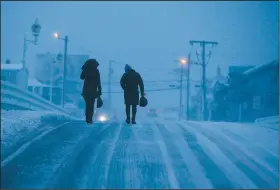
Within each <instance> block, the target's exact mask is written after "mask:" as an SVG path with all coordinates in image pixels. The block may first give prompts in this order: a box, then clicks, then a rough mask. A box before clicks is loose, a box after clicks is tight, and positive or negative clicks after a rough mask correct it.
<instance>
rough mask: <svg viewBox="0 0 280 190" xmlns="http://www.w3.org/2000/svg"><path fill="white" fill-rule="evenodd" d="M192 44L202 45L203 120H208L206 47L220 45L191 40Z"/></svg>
mask: <svg viewBox="0 0 280 190" xmlns="http://www.w3.org/2000/svg"><path fill="white" fill-rule="evenodd" d="M190 44H191V45H193V44H200V46H201V47H202V55H201V56H202V64H201V65H202V85H201V87H202V92H203V95H202V97H203V120H204V121H205V120H207V115H208V112H207V97H206V94H207V92H206V91H207V84H206V63H205V48H206V45H212V46H215V45H218V42H210V41H194V40H191V41H190Z"/></svg>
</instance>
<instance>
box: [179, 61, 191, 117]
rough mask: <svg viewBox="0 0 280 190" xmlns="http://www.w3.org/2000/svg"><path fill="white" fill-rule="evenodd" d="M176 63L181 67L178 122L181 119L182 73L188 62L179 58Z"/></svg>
mask: <svg viewBox="0 0 280 190" xmlns="http://www.w3.org/2000/svg"><path fill="white" fill-rule="evenodd" d="M176 62H179V63H180V67H181V69H180V70H181V75H180V99H179V120H181V117H182V107H183V105H182V96H183V95H182V93H183V73H184V65H186V64H188V60H187V59H186V58H185V57H181V58H180V59H179V60H176Z"/></svg>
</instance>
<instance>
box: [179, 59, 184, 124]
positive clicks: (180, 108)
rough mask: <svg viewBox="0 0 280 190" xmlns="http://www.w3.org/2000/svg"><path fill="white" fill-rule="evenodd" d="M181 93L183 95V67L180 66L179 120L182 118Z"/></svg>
mask: <svg viewBox="0 0 280 190" xmlns="http://www.w3.org/2000/svg"><path fill="white" fill-rule="evenodd" d="M182 93H183V65H182V64H181V75H180V102H179V106H180V107H179V120H181V117H182Z"/></svg>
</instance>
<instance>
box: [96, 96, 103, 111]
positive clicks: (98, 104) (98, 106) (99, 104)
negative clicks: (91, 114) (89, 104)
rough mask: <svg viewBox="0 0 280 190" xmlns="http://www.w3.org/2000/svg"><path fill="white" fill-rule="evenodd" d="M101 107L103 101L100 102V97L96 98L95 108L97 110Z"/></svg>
mask: <svg viewBox="0 0 280 190" xmlns="http://www.w3.org/2000/svg"><path fill="white" fill-rule="evenodd" d="M102 106H103V101H102V99H101V97H100V96H98V98H97V105H96V107H97V108H101V107H102Z"/></svg>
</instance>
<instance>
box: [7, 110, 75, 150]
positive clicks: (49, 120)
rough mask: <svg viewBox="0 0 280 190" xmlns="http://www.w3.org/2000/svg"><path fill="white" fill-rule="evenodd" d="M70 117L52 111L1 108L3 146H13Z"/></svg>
mask: <svg viewBox="0 0 280 190" xmlns="http://www.w3.org/2000/svg"><path fill="white" fill-rule="evenodd" d="M70 119H72V118H70V117H69V116H66V115H63V114H60V113H57V112H50V111H26V110H24V111H20V110H13V111H5V110H1V146H2V148H8V147H11V146H13V145H14V144H17V143H18V141H21V140H22V139H26V138H27V137H28V136H30V134H34V133H39V132H42V131H43V130H45V129H46V128H48V127H50V126H54V125H56V124H60V123H63V122H64V121H66V120H70Z"/></svg>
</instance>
